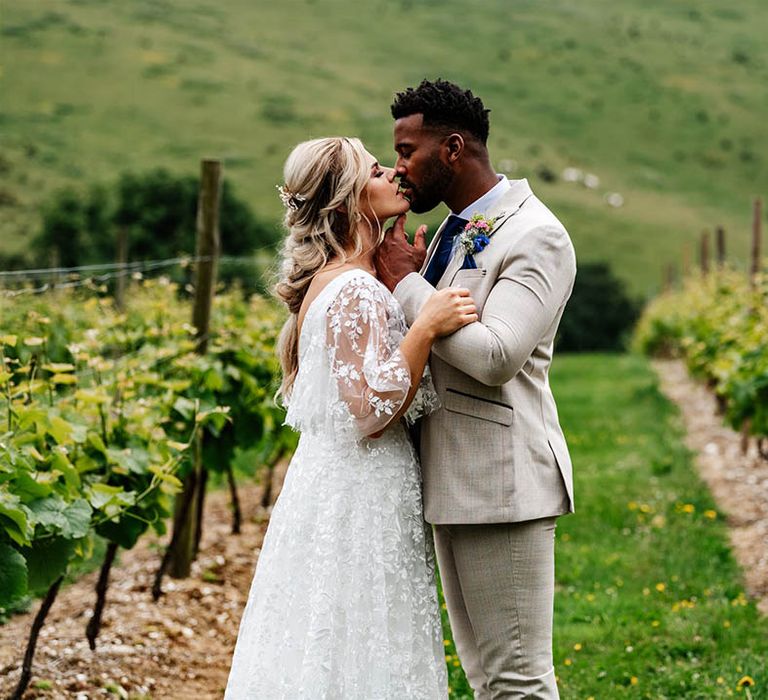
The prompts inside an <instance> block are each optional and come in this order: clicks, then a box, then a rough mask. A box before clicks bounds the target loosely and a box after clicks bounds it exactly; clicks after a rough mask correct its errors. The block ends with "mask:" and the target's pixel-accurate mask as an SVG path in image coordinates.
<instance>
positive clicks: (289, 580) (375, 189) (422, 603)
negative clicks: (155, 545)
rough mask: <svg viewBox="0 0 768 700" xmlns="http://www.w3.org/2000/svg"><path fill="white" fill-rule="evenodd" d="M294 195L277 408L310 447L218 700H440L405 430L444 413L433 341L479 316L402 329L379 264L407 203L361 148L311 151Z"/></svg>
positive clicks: (454, 295) (336, 145) (429, 577)
mask: <svg viewBox="0 0 768 700" xmlns="http://www.w3.org/2000/svg"><path fill="white" fill-rule="evenodd" d="M285 183H286V184H285V186H284V187H282V188H280V190H281V198H282V199H283V202H284V204H285V205H286V217H285V223H286V227H287V229H288V236H287V238H286V242H285V248H284V265H283V278H282V280H281V282H280V283H279V284H278V287H277V291H278V294H279V295H280V296H281V298H282V299H283V300H284V301H285V302H286V304H287V305H288V308H289V310H290V312H291V316H290V318H289V320H288V322H287V323H286V327H285V328H284V329H283V334H282V336H281V342H280V347H279V351H280V353H281V360H282V363H283V374H284V381H283V386H282V390H281V393H282V396H283V400H284V401H285V403H286V404H287V406H288V413H287V416H286V423H288V424H289V425H291V426H292V427H293V428H295V429H296V430H299V431H300V432H301V437H300V439H299V444H298V448H297V450H296V453H295V454H294V456H293V459H292V460H291V464H290V467H289V469H288V473H287V477H286V479H285V484H284V486H283V490H282V493H281V494H280V498H279V499H278V501H277V503H276V504H275V507H274V509H273V511H272V515H271V518H270V522H269V527H268V529H267V533H266V536H265V538H264V543H263V547H262V550H261V554H260V555H259V560H258V565H257V567H256V572H255V575H254V579H253V584H252V586H251V590H250V594H249V596H248V602H247V604H246V607H245V610H244V612H243V616H242V620H241V623H240V631H239V634H238V638H237V645H236V647H235V652H234V656H233V659H232V667H231V670H230V675H229V680H228V683H227V689H226V694H225V698H226V699H227V700H246V699H248V700H256V699H258V700H281V699H285V700H288V699H290V700H302V699H306V700H309V699H311V700H323V699H325V700H445V698H447V697H448V688H447V677H446V669H445V660H444V659H445V657H444V647H443V643H442V641H443V640H442V633H441V627H440V614H439V609H438V602H437V591H436V587H435V579H434V558H433V549H432V539H431V532H430V531H429V530H428V526H426V524H425V523H424V520H423V517H422V502H421V481H420V473H419V465H418V462H417V459H416V455H415V453H414V450H413V447H412V445H411V442H410V439H409V437H408V434H407V431H406V429H405V427H404V426H403V423H402V421H401V420H400V418H401V417H403V416H405V417H406V418H411V419H413V418H414V417H416V416H417V415H419V414H424V413H428V412H430V411H432V410H434V409H435V408H436V407H437V404H438V401H437V396H436V394H435V392H434V389H433V388H432V385H431V381H430V380H429V376H428V374H427V375H426V376H424V377H422V375H423V373H424V368H425V365H426V362H427V359H428V356H429V351H430V348H431V345H432V342H433V341H434V340H435V339H436V338H437V337H439V336H441V335H447V334H449V333H452V332H453V331H455V330H457V329H458V328H460V327H461V326H463V325H465V324H467V323H471V322H472V321H474V320H476V319H477V316H476V314H475V307H474V303H473V302H472V299H471V298H470V297H469V295H468V292H467V291H466V290H458V289H446V290H442V291H440V292H436V293H435V294H434V295H433V297H432V298H431V299H430V300H429V301H428V302H427V303H426V304H425V306H424V308H423V309H422V312H421V314H420V315H419V317H418V318H417V320H416V321H415V322H414V324H413V326H412V327H411V328H410V330H409V329H408V328H407V326H406V323H405V318H404V316H403V313H402V310H401V309H400V307H399V305H398V303H397V302H396V301H395V299H394V297H393V296H392V295H391V294H390V292H389V291H388V290H387V289H386V287H384V285H382V284H381V283H380V282H379V281H378V280H377V279H376V277H375V272H374V267H373V254H374V251H375V248H376V246H377V245H378V243H379V242H380V241H381V239H382V237H383V235H384V234H383V231H382V224H383V222H384V221H385V220H386V219H388V218H390V217H392V216H399V215H402V214H404V213H405V212H406V211H407V209H408V201H407V200H406V199H405V198H404V197H403V196H402V194H400V193H399V192H398V186H397V183H396V182H395V179H394V172H393V171H392V170H391V169H388V168H382V167H381V166H379V164H378V163H376V162H375V159H374V158H373V156H371V155H370V154H369V153H368V152H367V151H366V150H365V149H364V147H363V145H362V144H361V143H360V141H358V140H357V139H347V138H329V139H318V140H315V141H308V142H306V143H302V144H300V145H299V146H297V147H296V148H295V149H294V151H293V152H292V153H291V155H290V157H289V158H288V160H287V162H286V165H285ZM409 407H410V408H409ZM406 411H408V413H406Z"/></svg>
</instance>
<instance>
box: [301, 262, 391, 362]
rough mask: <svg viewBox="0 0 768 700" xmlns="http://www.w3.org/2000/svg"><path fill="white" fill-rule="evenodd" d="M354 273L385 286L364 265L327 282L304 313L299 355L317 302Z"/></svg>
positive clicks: (346, 271)
mask: <svg viewBox="0 0 768 700" xmlns="http://www.w3.org/2000/svg"><path fill="white" fill-rule="evenodd" d="M352 274H354V275H363V276H364V277H370V278H371V279H372V280H373V281H374V282H375V283H376V284H377V285H381V286H383V285H382V282H381V280H379V279H378V278H376V277H374V276H373V275H372V274H371V273H370V272H368V270H364V269H363V268H362V267H353V268H350V269H349V270H344V272H340V273H339V274H338V275H336V277H334V278H333V279H332V280H331V281H330V282H327V283H326V285H325V286H324V287H323V288H322V289H321V290H320V291H319V292H318V293H317V296H316V297H315V298H314V299H313V300H312V301H311V302H309V306H308V307H307V310H306V312H305V314H304V318H303V319H302V320H301V328H300V329H299V340H298V350H299V357H301V339H302V337H303V336H304V329H305V328H306V327H307V320H308V319H309V315H310V314H311V313H312V311H313V310H314V308H315V307H316V306H317V302H318V301H319V300H320V299H321V298H322V297H323V296H325V293H326V292H327V291H328V289H329V288H331V287H333V286H334V285H335V284H336V283H337V282H338V281H339V280H340V279H343V278H344V277H347V276H349V275H352Z"/></svg>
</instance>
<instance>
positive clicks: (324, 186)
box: [275, 137, 383, 396]
mask: <svg viewBox="0 0 768 700" xmlns="http://www.w3.org/2000/svg"><path fill="white" fill-rule="evenodd" d="M370 173H371V163H370V162H369V156H368V154H367V153H366V150H365V148H364V146H363V144H362V142H361V141H360V140H359V139H354V138H345V137H338V138H336V137H334V138H323V139H314V140H312V141H305V142H304V143H300V144H299V145H298V146H296V147H295V148H294V149H293V151H292V152H291V154H290V155H289V156H288V160H286V162H285V169H284V177H285V185H283V187H281V188H280V197H281V199H282V200H283V203H284V204H285V206H286V213H285V219H284V224H285V227H286V228H287V229H288V234H287V236H286V238H285V242H284V244H283V254H282V258H283V261H282V270H281V276H280V280H279V282H278V283H277V285H276V287H275V293H276V294H277V296H278V297H280V299H282V301H284V302H285V304H286V305H287V306H288V310H289V311H290V314H291V315H290V317H289V318H288V320H287V321H286V323H285V325H284V326H283V329H282V331H281V332H280V337H279V338H278V341H277V353H278V356H279V358H280V364H281V365H282V369H283V381H282V384H281V386H280V389H279V391H278V396H280V395H282V396H289V395H290V390H291V386H292V385H293V381H294V379H295V378H296V372H297V371H298V364H299V358H298V340H299V339H298V333H297V319H298V313H299V309H300V308H301V304H302V302H303V301H304V296H305V295H306V293H307V289H308V288H309V285H310V282H312V279H313V278H314V276H315V275H316V274H317V273H318V272H319V271H320V270H321V269H322V268H323V267H325V265H326V264H327V263H328V261H329V260H331V259H334V260H338V262H339V263H340V264H343V263H344V262H345V261H346V260H347V259H349V258H352V257H356V256H358V255H360V254H361V253H362V252H363V241H362V239H361V237H360V236H358V235H357V228H358V225H359V223H360V221H363V220H365V221H366V222H368V225H369V226H370V228H371V230H372V231H373V230H374V228H375V227H376V226H378V237H377V238H378V242H380V241H381V237H382V236H383V233H382V231H381V226H380V225H379V222H378V221H375V223H373V222H371V221H370V220H369V219H368V217H366V216H365V215H364V214H363V213H362V212H361V211H360V199H361V197H362V195H363V191H364V190H365V187H366V185H367V184H368V180H369V178H370Z"/></svg>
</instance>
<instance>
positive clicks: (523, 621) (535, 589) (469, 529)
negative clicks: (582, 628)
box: [435, 517, 559, 700]
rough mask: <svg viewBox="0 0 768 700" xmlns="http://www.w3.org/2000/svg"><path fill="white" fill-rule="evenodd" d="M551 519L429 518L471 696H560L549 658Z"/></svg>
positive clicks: (481, 699)
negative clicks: (471, 521)
mask: <svg viewBox="0 0 768 700" xmlns="http://www.w3.org/2000/svg"><path fill="white" fill-rule="evenodd" d="M554 535H555V518H554V517H552V518H541V519H538V520H529V521H525V522H521V523H500V524H490V525H435V549H436V551H437V561H438V565H439V567H440V578H441V580H442V584H443V592H444V593H445V600H446V606H447V608H448V617H449V619H450V621H451V630H452V631H453V638H454V642H455V643H456V650H457V652H458V655H459V659H460V661H461V663H462V666H463V667H464V671H465V672H466V674H467V680H468V681H469V683H470V685H471V686H472V689H473V690H474V692H475V698H476V700H491V699H492V700H500V699H501V698H504V699H505V700H506V699H508V698H536V699H537V700H538V699H541V700H553V699H556V698H559V695H558V691H557V683H556V681H555V669H554V667H553V665H552V616H553V610H552V608H553V600H554V578H555V553H554V549H555V547H554V539H555V537H554Z"/></svg>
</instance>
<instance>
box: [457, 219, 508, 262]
mask: <svg viewBox="0 0 768 700" xmlns="http://www.w3.org/2000/svg"><path fill="white" fill-rule="evenodd" d="M500 216H501V214H500V215H499V216H495V217H494V218H492V219H486V218H485V217H484V216H483V215H482V214H474V215H473V216H472V218H471V219H470V220H469V221H468V222H467V224H466V226H464V230H463V231H462V232H461V233H460V234H459V246H460V247H461V248H462V250H463V251H464V264H463V265H462V266H461V267H462V269H464V270H466V269H470V270H471V269H475V268H477V265H476V263H475V254H476V253H479V252H480V251H481V250H484V249H485V247H486V246H487V245H488V244H489V243H490V242H491V234H492V233H493V225H494V224H495V223H496V221H498V219H499V217H500Z"/></svg>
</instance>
